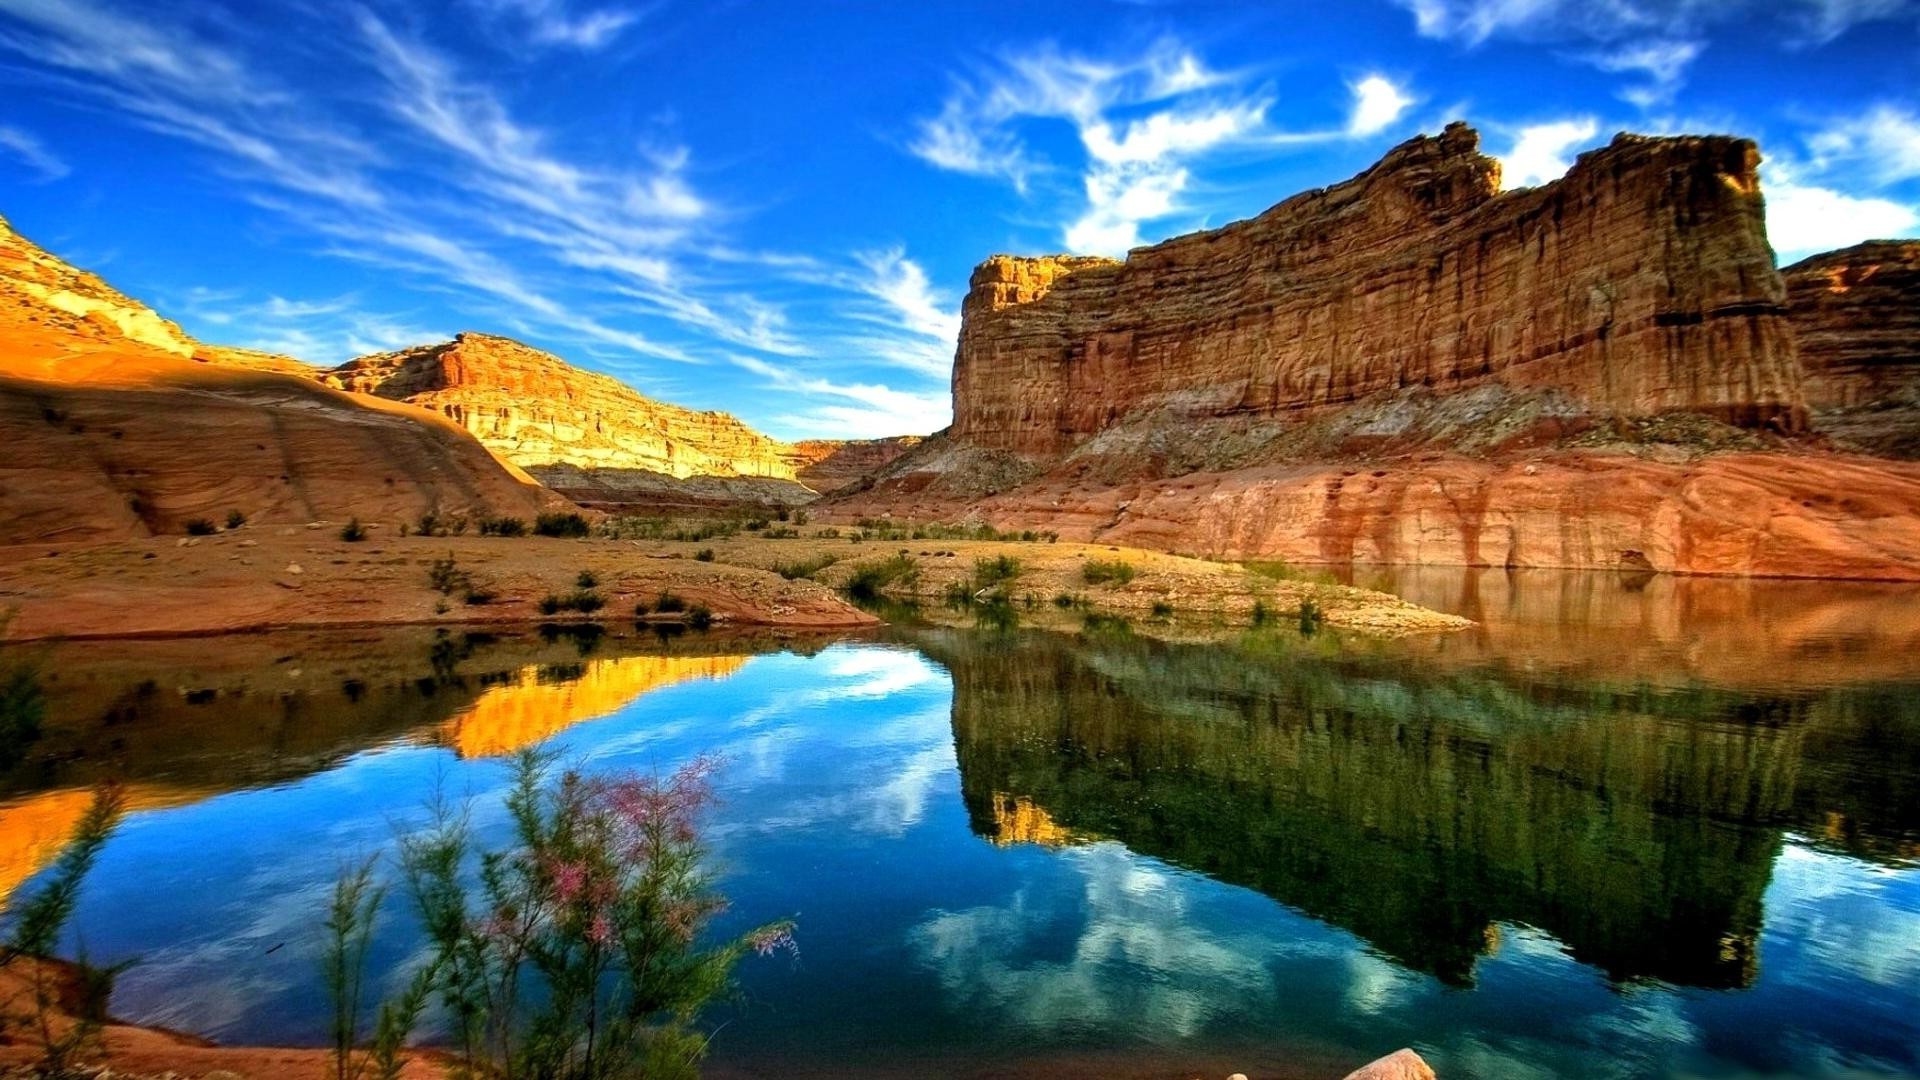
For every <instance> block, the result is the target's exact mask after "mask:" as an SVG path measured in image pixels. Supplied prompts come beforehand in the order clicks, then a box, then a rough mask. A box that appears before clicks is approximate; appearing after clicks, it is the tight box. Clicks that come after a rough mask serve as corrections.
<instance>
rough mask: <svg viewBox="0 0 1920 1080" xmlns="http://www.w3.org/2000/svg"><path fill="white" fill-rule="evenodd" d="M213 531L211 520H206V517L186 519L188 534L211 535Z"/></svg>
mask: <svg viewBox="0 0 1920 1080" xmlns="http://www.w3.org/2000/svg"><path fill="white" fill-rule="evenodd" d="M213 533H214V528H213V522H211V521H208V520H207V519H206V518H188V519H187V535H188V536H212V535H213Z"/></svg>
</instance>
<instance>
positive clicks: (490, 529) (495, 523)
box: [480, 517, 527, 536]
mask: <svg viewBox="0 0 1920 1080" xmlns="http://www.w3.org/2000/svg"><path fill="white" fill-rule="evenodd" d="M480 535H481V536H525V535H527V523H526V522H525V521H524V520H522V519H520V518H517V517H483V518H481V519H480Z"/></svg>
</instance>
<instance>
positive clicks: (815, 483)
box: [788, 435, 921, 495]
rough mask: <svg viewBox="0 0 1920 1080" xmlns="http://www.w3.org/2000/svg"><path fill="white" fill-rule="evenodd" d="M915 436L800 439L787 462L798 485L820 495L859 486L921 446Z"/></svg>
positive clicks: (919, 439) (917, 437)
mask: <svg viewBox="0 0 1920 1080" xmlns="http://www.w3.org/2000/svg"><path fill="white" fill-rule="evenodd" d="M920 443H921V437H920V436H918V435H896V436H893V437H892V438H887V439H802V440H801V441H799V442H797V443H794V444H793V451H792V453H791V455H790V456H789V458H788V460H789V461H791V462H792V463H793V467H794V471H795V475H797V476H798V477H799V478H800V482H801V483H803V484H805V485H807V486H808V487H810V488H812V489H813V490H814V491H817V492H819V493H820V494H822V495H827V494H831V493H833V492H835V491H839V490H840V489H842V488H845V487H848V486H851V485H854V484H858V483H860V482H861V481H863V480H865V479H866V478H867V477H869V476H872V475H873V474H874V473H876V472H878V471H880V470H881V469H884V468H886V467H887V466H888V465H891V464H893V463H894V462H895V461H897V460H898V459H899V458H900V455H902V454H904V453H906V452H907V451H909V450H911V449H913V448H914V447H916V446H918V445H920Z"/></svg>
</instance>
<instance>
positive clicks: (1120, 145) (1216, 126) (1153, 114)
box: [906, 38, 1412, 255]
mask: <svg viewBox="0 0 1920 1080" xmlns="http://www.w3.org/2000/svg"><path fill="white" fill-rule="evenodd" d="M1352 92H1353V94H1354V99H1355V104H1354V109H1353V111H1352V114H1351V116H1350V117H1349V118H1348V119H1347V121H1346V123H1345V124H1344V125H1341V126H1329V127H1328V128H1327V129H1325V130H1321V131H1284V130H1280V129H1278V128H1276V127H1275V126H1274V125H1273V124H1272V122H1271V119H1270V116H1269V113H1270V111H1271V109H1272V108H1273V105H1274V96H1273V94H1272V92H1271V90H1270V89H1268V88H1266V87H1263V86H1258V85H1253V84H1252V82H1251V79H1250V77H1249V76H1248V75H1247V74H1246V73H1242V72H1228V71H1222V70H1218V69H1215V68H1213V67H1212V66H1210V65H1209V64H1207V63H1206V61H1205V60H1203V59H1202V58H1201V57H1200V56H1199V55H1198V54H1197V53H1196V52H1194V51H1193V50H1192V49H1190V48H1188V47H1186V46H1184V45H1182V44H1181V43H1179V42H1178V41H1175V40H1173V39H1171V38H1163V39H1161V40H1159V41H1156V42H1154V43H1153V44H1152V45H1150V46H1149V47H1147V48H1146V49H1145V50H1144V51H1142V52H1140V53H1138V54H1137V55H1132V56H1125V57H1120V58H1118V59H1107V58H1099V57H1092V56H1086V55H1081V54H1077V53H1069V52H1064V51H1062V50H1060V49H1059V48H1058V47H1056V46H1051V45H1048V46H1042V47H1039V48H1036V49H1032V50H1029V51H1024V52H1015V53H1010V54H1007V55H1005V56H1003V57H1001V58H1000V59H999V60H997V61H996V62H994V63H991V64H989V65H987V66H986V67H985V68H983V69H982V70H980V71H978V72H975V73H974V74H973V75H972V76H970V77H966V78H961V79H958V80H956V83H955V88H954V90H953V91H952V93H950V94H949V95H948V97H947V98H946V100H945V101H944V102H943V103H942V105H941V107H940V110H939V111H938V112H937V113H935V114H934V115H932V116H930V117H924V118H922V119H921V120H920V121H919V122H918V125H917V129H916V133H915V135H914V137H913V138H912V139H911V140H909V141H908V143H907V146H906V148H907V150H908V151H909V152H910V153H912V154H914V155H915V156H917V157H919V158H921V159H922V160H924V161H926V162H927V163H928V164H931V165H933V166H935V167H936V168H940V169H945V170H947V171H950V172H960V173H967V174H971V175H976V176H986V177H994V178H999V179H1003V180H1005V181H1007V182H1009V183H1011V184H1012V185H1013V186H1014V188H1015V189H1016V190H1017V191H1020V192H1022V193H1023V194H1024V193H1027V192H1028V191H1029V189H1030V188H1031V187H1032V186H1033V182H1034V180H1035V178H1037V177H1041V176H1050V175H1054V174H1058V173H1063V172H1068V171H1071V172H1075V173H1077V174H1078V177H1079V185H1078V188H1079V190H1078V193H1077V197H1068V198H1065V199H1062V200H1061V201H1063V202H1066V203H1068V205H1069V206H1070V207H1072V209H1069V210H1068V211H1067V216H1066V218H1065V220H1064V221H1062V223H1061V225H1060V235H1061V239H1062V241H1063V242H1064V243H1065V245H1066V247H1067V248H1068V249H1070V250H1072V251H1075V252H1085V253H1094V254H1106V255H1119V254H1124V253H1125V252H1126V251H1127V249H1129V248H1131V247H1134V246H1137V245H1138V244H1140V243H1141V240H1142V229H1143V227H1145V226H1147V225H1150V224H1155V223H1160V222H1165V221H1167V220H1169V219H1172V218H1176V217H1179V216H1182V215H1187V214H1190V213H1191V212H1192V208H1191V207H1190V206H1188V205H1187V202H1186V199H1187V196H1188V194H1189V192H1190V189H1191V186H1192V181H1193V173H1192V169H1193V168H1194V167H1195V166H1196V165H1198V164H1199V163H1201V162H1204V161H1208V160H1212V159H1217V158H1221V157H1224V156H1228V155H1233V154H1236V153H1237V154H1242V155H1245V154H1250V153H1257V152H1263V151H1267V152H1270V151H1271V150H1272V149H1273V148H1275V147H1278V146H1284V145H1298V144H1302V143H1311V142H1325V141H1330V140H1334V139H1339V138H1344V137H1352V136H1366V135H1372V134H1376V133H1378V132H1380V131H1383V130H1385V129H1386V128H1387V127H1389V126H1390V125H1391V124H1393V123H1394V122H1395V121H1396V120H1398V119H1399V117H1400V116H1401V115H1402V114H1403V113H1404V112H1405V110H1406V108H1407V106H1408V105H1410V104H1412V99H1411V98H1410V97H1408V96H1407V94H1406V93H1405V92H1404V91H1403V90H1402V88H1400V87H1398V86H1396V85H1394V84H1393V83H1392V82H1390V81H1389V80H1387V79H1386V78H1385V77H1384V76H1380V75H1373V76H1369V77H1367V78H1365V79H1363V80H1362V81H1361V82H1359V83H1357V84H1355V85H1354V86H1353V87H1352ZM1046 123H1055V124H1058V123H1065V124H1067V125H1069V126H1070V127H1071V128H1072V129H1073V131H1074V133H1075V135H1076V136H1077V137H1078V138H1077V142H1078V145H1079V149H1080V151H1081V156H1080V160H1079V161H1078V162H1075V163H1073V164H1072V165H1066V166H1063V165H1062V164H1061V163H1058V162H1055V161H1053V160H1050V159H1049V158H1047V157H1046V156H1045V155H1043V154H1042V153H1041V152H1040V151H1038V150H1036V149H1035V148H1034V147H1033V146H1032V145H1031V144H1030V142H1029V141H1028V140H1027V139H1026V138H1025V136H1024V134H1023V132H1024V130H1025V129H1026V128H1027V127H1028V126H1029V125H1033V124H1046Z"/></svg>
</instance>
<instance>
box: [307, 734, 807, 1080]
mask: <svg viewBox="0 0 1920 1080" xmlns="http://www.w3.org/2000/svg"><path fill="white" fill-rule="evenodd" d="M717 768H718V764H717V762H716V760H715V759H711V758H697V759H695V760H694V761H692V762H690V763H688V764H686V765H683V766H681V767H680V768H679V769H677V770H676V771H674V772H673V773H672V774H670V775H668V776H666V777H664V778H663V777H660V776H657V775H645V774H640V773H616V774H611V775H606V776H589V775H586V774H584V773H582V772H579V771H576V770H568V771H565V772H562V773H560V774H559V775H558V776H557V777H556V776H555V775H554V772H553V768H552V759H551V758H549V757H546V756H543V755H540V754H538V753H533V752H529V753H525V754H522V755H521V756H520V757H519V759H518V760H517V763H516V764H515V766H514V779H513V783H512V786H511V787H510V788H509V790H508V793H507V795H506V797H505V808H506V811H507V813H506V818H507V820H508V821H509V822H511V827H512V835H511V839H510V840H509V842H508V843H507V844H506V846H504V847H502V848H499V849H494V850H484V849H481V848H479V847H478V846H477V845H476V843H475V841H474V837H473V830H472V829H471V827H470V824H469V822H470V815H469V814H468V813H467V812H465V811H463V810H454V809H450V808H447V807H445V806H441V807H439V808H438V809H437V810H436V813H435V817H434V821H433V824H432V825H431V826H429V827H428V828H427V829H425V830H424V831H422V832H419V833H415V834H412V835H408V836H403V837H402V838H401V843H400V871H401V879H402V881H403V882H404V884H405V890H404V891H405V893H406V895H407V896H408V897H409V899H410V900H411V901H412V906H413V908H414V910H415V914H416V916H417V918H418V921H419V924H420V925H421V926H422V927H423V928H424V929H425V932H426V937H427V942H426V944H427V948H426V956H425V959H424V960H423V961H422V962H420V964H419V966H417V967H416V968H415V969H414V970H413V972H412V974H411V976H410V977H409V978H408V979H407V980H406V981H405V982H404V984H403V985H404V986H405V987H406V989H405V990H404V991H403V992H402V993H401V994H400V995H399V996H398V997H396V998H395V999H394V1000H392V1001H390V1002H388V1003H387V1004H386V1005H384V1006H383V1007H382V1009H381V1012H380V1017H381V1022H382V1023H381V1024H378V1025H376V1033H375V1037H374V1040H373V1044H372V1046H371V1047H369V1048H368V1049H367V1050H366V1051H364V1053H365V1054H366V1057H367V1059H368V1061H369V1063H370V1064H372V1065H374V1067H375V1070H376V1073H377V1074H381V1075H384V1074H385V1073H384V1070H383V1063H382V1062H381V1061H380V1059H379V1056H378V1055H379V1054H380V1051H381V1049H382V1047H383V1045H384V1046H391V1047H394V1048H398V1047H400V1046H403V1045H404V1044H405V1041H406V1037H407V1035H408V1033H409V1032H410V1030H411V1028H412V1027H413V1026H414V1023H415V1021H416V1020H417V1018H418V1016H419V1014H420V1012H421V1011H422V1010H423V1008H424V1006H425V1004H426V1003H428V1002H430V1001H431V1002H436V1003H437V1004H438V1005H439V1006H440V1011H441V1012H442V1013H443V1015H444V1016H445V1018H446V1022H447V1025H448V1034H447V1039H448V1042H449V1044H450V1045H449V1048H450V1049H451V1050H453V1051H454V1052H455V1053H457V1054H458V1055H459V1056H460V1058H461V1059H462V1064H463V1066H464V1068H463V1069H461V1070H459V1072H461V1073H462V1074H468V1075H475V1076H488V1077H502V1078H506V1077H564V1078H568V1080H603V1078H604V1080H611V1078H614V1077H647V1078H649V1080H653V1078H658V1080H692V1078H694V1077H696V1076H697V1075H698V1066H699V1061H700V1058H701V1057H702V1056H703V1055H704V1054H705V1052H706V1045H707V1041H708V1036H707V1035H706V1034H704V1033H702V1032H701V1031H699V1030H698V1029H697V1028H696V1027H695V1025H696V1023H697V1022H698V1020H699V1016H700V1013H701V1012H702V1010H703V1009H704V1008H705V1007H706V1006H707V1005H708V1004H709V1003H710V1002H712V1001H714V1000H715V999H716V998H719V997H721V996H723V995H725V994H726V993H727V992H728V991H729V990H730V988H731V982H732V974H733V969H734V967H735V966H736V965H737V964H738V963H739V961H740V960H741V959H743V958H744V957H746V956H747V955H748V954H750V953H758V954H760V955H768V954H771V953H773V952H775V951H779V950H787V951H792V949H793V934H792V930H793V927H792V923H790V922H774V923H768V924H766V925H763V926H761V927H760V928H758V929H756V930H752V931H749V932H748V933H745V934H742V935H740V936H738V937H734V938H731V939H728V940H723V941H720V942H718V943H717V944H710V943H709V942H710V941H711V938H710V935H709V934H708V933H707V930H708V927H709V925H710V924H711V922H712V921H713V919H714V917H715V916H716V915H718V914H719V913H720V912H721V911H723V910H724V909H725V907H726V899H725V897H723V896H722V895H720V893H719V892H718V891H717V890H715V889H714V887H713V884H712V881H711V879H710V878H709V877H708V876H707V872H706V866H705V861H706V860H705V849H704V847H703V845H702V844H701V840H700V831H699V824H700V818H701V816H702V814H703V813H704V812H705V810H706V809H707V808H708V807H709V806H711V805H712V803H713V790H712V776H713V773H714V772H715V770H716V769H717ZM344 880H345V884H344V885H343V886H342V888H341V889H339V890H336V901H335V905H334V911H335V915H336V921H338V922H339V923H340V924H341V926H342V927H344V928H345V930H346V931H347V932H346V933H344V934H343V933H339V932H337V931H336V932H334V933H332V934H331V935H330V940H332V941H343V942H345V946H344V947H336V946H330V947H329V951H328V953H327V959H328V963H329V965H330V967H331V969H332V970H337V971H339V972H340V973H341V974H342V976H343V977H342V978H340V979H337V980H336V979H334V978H333V977H332V974H331V972H330V974H329V980H328V982H329V986H330V987H332V986H335V985H336V984H337V985H338V986H339V987H340V988H341V992H340V993H339V994H337V996H336V1006H335V1015H336V1017H353V1016H356V1015H357V1011H356V1009H355V1008H353V1007H351V1006H350V1005H349V1004H343V1003H342V1002H343V1001H344V1002H351V1003H352V1005H357V1002H356V1001H354V1000H353V999H352V998H351V997H350V996H349V995H350V994H352V993H353V992H354V991H355V990H356V989H357V988H358V987H359V986H361V985H364V984H365V980H364V979H363V978H361V977H360V976H359V975H358V974H357V972H358V971H360V970H362V969H363V966H364V960H365V950H364V948H362V947H361V945H360V942H361V941H362V940H363V939H364V937H366V936H369V935H368V930H370V928H371V926H372V923H373V919H374V916H375V915H376V914H377V910H378V899H379V894H378V893H377V892H376V891H375V890H376V889H377V886H374V885H373V884H372V883H371V875H370V873H361V872H358V871H354V872H350V873H349V874H348V875H345V878H344ZM370 899H371V900H372V901H373V902H372V903H369V902H368V901H369V900H370ZM330 929H331V928H330ZM382 981H383V982H386V983H388V984H392V983H394V981H395V980H392V979H388V980H382ZM356 1027H357V1025H356V1024H355V1023H354V1022H353V1021H352V1020H351V1019H349V1020H347V1021H346V1022H345V1023H337V1024H336V1034H335V1046H336V1053H337V1054H338V1055H339V1058H340V1061H341V1069H342V1075H346V1076H356V1075H358V1073H355V1072H352V1071H350V1060H351V1058H352V1056H353V1054H354V1050H355V1046H356V1044H357V1043H358V1041H359V1039H358V1032H357V1030H356ZM383 1027H384V1030H383ZM383 1035H384V1041H383ZM392 1056H393V1057H394V1058H397V1049H396V1050H395V1051H394V1053H393V1055H392ZM396 1071H397V1070H396Z"/></svg>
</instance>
